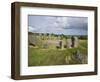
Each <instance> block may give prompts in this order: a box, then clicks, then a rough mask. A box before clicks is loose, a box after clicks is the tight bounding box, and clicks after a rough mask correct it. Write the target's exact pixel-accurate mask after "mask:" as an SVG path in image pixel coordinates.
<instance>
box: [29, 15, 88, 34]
mask: <svg viewBox="0 0 100 82" xmlns="http://www.w3.org/2000/svg"><path fill="white" fill-rule="evenodd" d="M28 31H29V32H33V33H54V34H64V35H87V31H88V18H87V17H68V16H66V17H64V16H63V17H61V16H35V15H29V16H28Z"/></svg>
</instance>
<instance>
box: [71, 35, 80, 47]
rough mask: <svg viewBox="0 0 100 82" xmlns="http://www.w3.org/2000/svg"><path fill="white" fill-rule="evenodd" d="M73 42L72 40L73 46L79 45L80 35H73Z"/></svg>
mask: <svg viewBox="0 0 100 82" xmlns="http://www.w3.org/2000/svg"><path fill="white" fill-rule="evenodd" d="M71 42H72V45H71V47H75V48H77V47H78V44H79V40H78V37H76V36H72V37H71Z"/></svg>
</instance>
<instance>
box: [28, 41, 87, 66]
mask: <svg viewBox="0 0 100 82" xmlns="http://www.w3.org/2000/svg"><path fill="white" fill-rule="evenodd" d="M76 50H79V51H80V53H81V54H82V55H83V56H85V57H84V60H87V40H79V47H78V48H66V49H40V48H33V47H28V65H29V66H46V65H69V64H81V63H80V62H79V61H77V60H75V59H72V56H73V53H74V52H75V51H76ZM86 63H87V62H86Z"/></svg>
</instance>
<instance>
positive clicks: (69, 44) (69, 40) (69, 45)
mask: <svg viewBox="0 0 100 82" xmlns="http://www.w3.org/2000/svg"><path fill="white" fill-rule="evenodd" d="M71 45H72V41H71V39H70V38H69V39H67V48H71Z"/></svg>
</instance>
